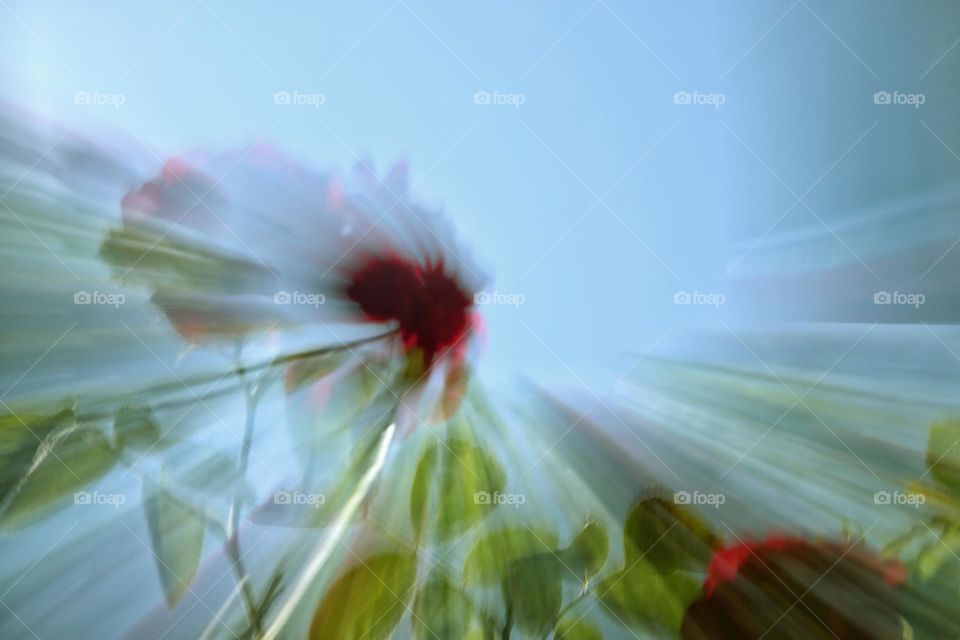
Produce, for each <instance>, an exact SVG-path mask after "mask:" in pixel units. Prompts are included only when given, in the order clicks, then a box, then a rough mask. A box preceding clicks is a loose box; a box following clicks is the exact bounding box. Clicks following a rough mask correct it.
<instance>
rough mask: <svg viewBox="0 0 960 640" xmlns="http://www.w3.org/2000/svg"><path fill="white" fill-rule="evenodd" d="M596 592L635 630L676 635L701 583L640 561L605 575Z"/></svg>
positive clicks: (606, 604)
mask: <svg viewBox="0 0 960 640" xmlns="http://www.w3.org/2000/svg"><path fill="white" fill-rule="evenodd" d="M596 592H597V595H598V597H599V598H600V601H601V602H603V604H604V605H605V606H606V607H607V609H608V610H609V611H610V612H611V613H612V614H613V615H614V616H615V617H616V619H617V620H619V621H620V622H621V623H622V624H625V625H627V626H629V627H630V628H632V629H634V630H636V631H645V632H648V633H659V634H661V635H662V634H664V633H666V634H667V635H670V636H676V635H677V634H679V632H680V624H681V622H682V621H683V614H684V612H685V611H686V609H687V607H688V606H689V605H690V603H691V602H693V601H694V600H695V599H696V598H697V597H698V596H699V595H700V584H699V581H698V580H696V579H695V578H693V577H692V576H690V575H689V574H686V573H681V572H676V573H672V574H670V575H663V574H662V573H660V572H659V571H657V570H656V568H655V567H654V566H652V565H650V564H648V563H646V562H643V561H640V562H638V563H635V564H633V565H628V568H626V569H623V570H621V571H618V572H616V573H614V574H612V575H609V576H607V577H606V578H604V579H603V580H602V581H601V582H600V583H599V584H598V585H597V587H596Z"/></svg>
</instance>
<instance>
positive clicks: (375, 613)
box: [309, 552, 417, 640]
mask: <svg viewBox="0 0 960 640" xmlns="http://www.w3.org/2000/svg"><path fill="white" fill-rule="evenodd" d="M416 573H417V559H416V556H415V555H414V554H408V553H393V552H388V553H383V554H380V555H377V556H374V557H372V558H368V559H367V560H364V561H363V562H361V563H359V564H358V565H357V566H355V567H353V568H352V569H350V570H349V571H348V572H347V573H345V574H344V575H343V576H341V577H340V578H339V579H338V580H337V581H336V582H335V583H334V584H333V586H332V587H330V590H329V591H328V592H327V594H326V596H324V598H323V601H322V602H321V603H320V606H319V607H318V608H317V610H316V612H315V613H314V614H313V621H312V622H311V624H310V635H309V638H311V640H326V639H328V638H329V639H330V640H343V638H364V640H381V639H382V638H386V637H387V636H389V635H390V633H391V632H392V631H393V628H394V627H395V626H396V625H397V623H398V622H399V621H400V619H401V618H402V617H403V614H404V612H405V610H406V607H405V604H404V603H405V598H406V596H407V594H408V592H409V591H410V589H411V588H412V587H413V583H414V579H415V578H416Z"/></svg>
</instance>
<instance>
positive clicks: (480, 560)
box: [463, 527, 557, 585]
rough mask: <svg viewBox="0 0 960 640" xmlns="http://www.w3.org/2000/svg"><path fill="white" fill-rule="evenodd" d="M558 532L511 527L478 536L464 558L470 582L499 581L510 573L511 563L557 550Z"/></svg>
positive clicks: (499, 582) (494, 583)
mask: <svg viewBox="0 0 960 640" xmlns="http://www.w3.org/2000/svg"><path fill="white" fill-rule="evenodd" d="M556 546H557V536H556V534H554V533H552V532H550V531H544V530H536V529H530V528H528V527H511V528H507V529H502V530H499V531H493V532H491V533H488V534H487V535H485V536H483V537H481V538H480V539H478V540H477V541H476V542H475V543H474V545H473V547H472V548H471V549H470V552H469V553H468V554H467V559H466V561H465V562H464V569H463V576H464V580H465V581H466V582H467V583H468V584H481V585H498V584H501V582H502V581H503V579H504V578H506V577H507V576H508V575H509V574H508V572H509V570H510V565H511V564H512V563H513V562H514V561H516V560H519V559H520V558H525V557H527V556H532V555H535V554H541V553H553V552H554V550H555V549H556Z"/></svg>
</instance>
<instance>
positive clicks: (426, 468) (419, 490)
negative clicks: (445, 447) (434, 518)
mask: <svg viewBox="0 0 960 640" xmlns="http://www.w3.org/2000/svg"><path fill="white" fill-rule="evenodd" d="M438 457H439V456H438V454H437V445H435V444H431V445H430V446H429V447H427V449H426V450H425V451H424V452H423V454H422V455H421V456H420V461H419V462H418V463H417V470H416V472H415V474H414V476H413V486H412V487H411V489H410V521H411V523H412V524H413V532H414V535H415V536H416V538H417V540H419V539H420V535H421V533H422V532H423V527H424V524H426V520H427V512H428V509H429V508H430V488H431V486H432V485H433V478H434V473H435V469H436V467H437V459H438Z"/></svg>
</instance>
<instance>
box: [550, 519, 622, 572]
mask: <svg viewBox="0 0 960 640" xmlns="http://www.w3.org/2000/svg"><path fill="white" fill-rule="evenodd" d="M609 551H610V536H609V535H608V534H607V530H606V529H605V528H604V526H603V525H602V524H600V523H599V522H597V521H595V520H591V521H589V522H587V524H586V525H584V527H583V529H581V530H580V532H579V533H578V534H577V535H576V537H574V539H573V541H572V542H571V543H570V544H569V545H568V546H567V548H566V549H564V550H563V551H562V552H561V553H560V558H561V559H562V560H563V564H564V565H566V566H567V567H568V568H569V570H567V571H564V572H563V577H564V579H571V578H574V575H573V574H574V573H576V576H577V577H579V578H580V579H581V580H582V581H586V580H587V579H589V578H590V577H592V576H593V575H595V574H596V573H597V572H599V571H600V569H602V568H603V565H604V564H606V562H607V554H608V553H609Z"/></svg>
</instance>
